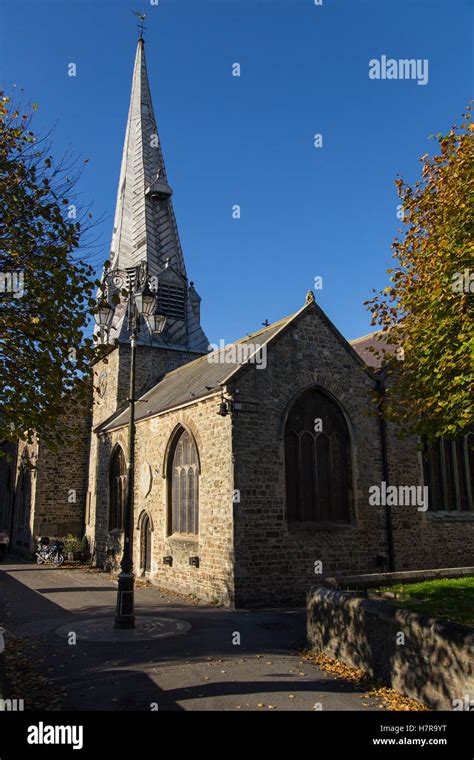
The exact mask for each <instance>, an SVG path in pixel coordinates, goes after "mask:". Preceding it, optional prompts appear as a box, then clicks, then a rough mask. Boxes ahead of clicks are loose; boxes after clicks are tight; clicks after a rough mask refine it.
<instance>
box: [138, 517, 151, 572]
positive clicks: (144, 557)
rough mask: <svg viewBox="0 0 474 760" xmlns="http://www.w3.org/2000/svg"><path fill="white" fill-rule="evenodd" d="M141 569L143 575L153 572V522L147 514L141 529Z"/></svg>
mask: <svg viewBox="0 0 474 760" xmlns="http://www.w3.org/2000/svg"><path fill="white" fill-rule="evenodd" d="M140 568H141V571H142V573H143V575H146V574H148V573H150V572H151V522H150V518H149V516H148V515H147V514H145V515H144V516H143V518H142V521H141V527H140Z"/></svg>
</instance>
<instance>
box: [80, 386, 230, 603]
mask: <svg viewBox="0 0 474 760" xmlns="http://www.w3.org/2000/svg"><path fill="white" fill-rule="evenodd" d="M218 402H219V399H218V397H217V396H216V397H213V398H211V399H208V400H204V401H202V402H197V403H196V404H193V405H192V406H188V407H185V408H183V409H182V410H176V411H171V412H167V413H163V414H161V415H160V416H158V417H154V418H151V419H148V420H144V421H142V422H138V423H137V426H136V431H137V435H136V470H135V514H134V567H135V572H136V573H137V574H138V575H139V574H140V564H141V563H140V524H141V521H142V518H143V513H144V511H146V512H147V514H148V516H149V517H150V520H151V525H152V563H151V572H150V578H151V579H152V580H153V581H154V582H155V583H157V584H158V585H159V586H160V587H162V588H164V589H169V590H171V591H177V592H178V593H181V594H193V595H195V596H196V597H198V598H200V599H203V600H206V601H209V602H215V603H223V604H227V605H231V604H232V603H233V596H234V591H233V564H232V555H233V549H232V538H233V515H232V487H233V486H232V483H233V473H232V452H231V420H230V418H229V417H227V418H222V417H219V416H218V414H217V407H218ZM180 424H181V425H184V426H185V427H187V428H188V430H189V431H190V432H191V434H192V435H193V436H194V439H195V442H196V445H197V449H198V453H199V457H200V468H201V472H200V480H199V534H198V536H197V537H196V538H194V537H187V538H184V537H182V536H170V535H169V525H168V516H167V509H168V488H167V486H168V481H167V478H166V465H167V448H168V446H169V442H170V439H171V437H172V435H173V432H174V431H175V430H176V427H177V426H178V425H180ZM95 437H96V438H97V436H95ZM116 444H120V445H121V446H122V447H123V449H124V453H125V456H126V458H127V428H126V427H125V428H121V429H120V430H117V431H113V432H112V433H109V434H104V435H102V436H100V440H99V441H98V442H97V446H98V448H99V456H98V461H99V464H98V473H97V476H96V480H97V521H96V527H95V531H94V527H93V523H91V525H90V527H89V531H90V533H91V534H92V535H94V539H95V545H96V556H97V562H98V564H100V565H105V564H107V563H108V562H109V561H110V554H109V555H108V554H107V547H108V546H109V547H110V541H108V536H109V531H108V508H109V506H108V498H109V495H108V490H109V486H108V465H109V460H110V455H111V453H112V451H113V448H114V446H115V445H116ZM150 473H151V483H150ZM147 491H149V492H148V493H147ZM122 540H123V536H122V535H120V536H119V542H120V544H121V545H122ZM166 556H171V557H172V565H171V566H168V565H165V564H163V557H166ZM190 557H199V567H193V566H191V565H190V564H189V558H190ZM118 559H119V556H116V557H115V567H117V564H118Z"/></svg>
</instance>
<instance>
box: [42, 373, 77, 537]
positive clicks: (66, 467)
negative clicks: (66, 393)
mask: <svg viewBox="0 0 474 760" xmlns="http://www.w3.org/2000/svg"><path fill="white" fill-rule="evenodd" d="M89 385H90V384H89ZM91 394H92V391H91V389H90V390H89V393H88V395H87V398H86V399H85V400H84V401H83V402H82V404H81V405H80V406H79V405H78V404H71V405H70V406H68V407H67V408H65V410H64V411H65V417H64V420H63V424H64V426H65V433H66V439H65V441H64V444H62V445H61V447H60V448H59V450H58V451H51V450H49V449H48V448H46V447H45V446H43V445H41V443H40V447H39V453H38V474H37V478H36V503H35V509H34V518H33V522H32V530H33V536H37V535H43V536H44V535H46V536H50V537H54V536H57V537H63V536H66V535H68V534H69V533H71V534H72V535H74V536H78V537H79V538H82V536H83V534H84V512H85V507H86V497H87V480H88V470H89V441H90V428H91V421H92V415H91Z"/></svg>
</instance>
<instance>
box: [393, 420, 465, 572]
mask: <svg viewBox="0 0 474 760" xmlns="http://www.w3.org/2000/svg"><path fill="white" fill-rule="evenodd" d="M387 433H388V435H387V448H388V458H389V472H390V483H391V484H392V485H396V486H398V485H423V467H422V461H421V454H420V452H419V451H418V450H417V442H416V440H414V439H400V438H399V437H398V436H397V429H396V427H395V426H394V425H392V424H389V425H388V426H387ZM392 522H393V527H394V543H395V558H396V569H397V570H423V569H429V568H437V567H462V566H466V565H467V566H469V565H473V564H474V512H430V511H429V510H427V511H424V512H423V511H418V510H416V508H415V509H414V508H413V507H408V506H397V507H392Z"/></svg>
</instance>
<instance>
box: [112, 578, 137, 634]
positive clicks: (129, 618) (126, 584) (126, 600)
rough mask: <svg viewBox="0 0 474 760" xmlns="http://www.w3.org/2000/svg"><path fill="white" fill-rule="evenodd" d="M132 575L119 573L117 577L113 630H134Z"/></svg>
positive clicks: (133, 579)
mask: <svg viewBox="0 0 474 760" xmlns="http://www.w3.org/2000/svg"><path fill="white" fill-rule="evenodd" d="M134 581H135V576H134V575H133V573H125V572H123V571H122V572H121V573H120V575H119V577H118V592H117V608H116V610H115V623H114V628H119V629H121V630H123V629H130V628H135V611H134V603H133V586H134Z"/></svg>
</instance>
